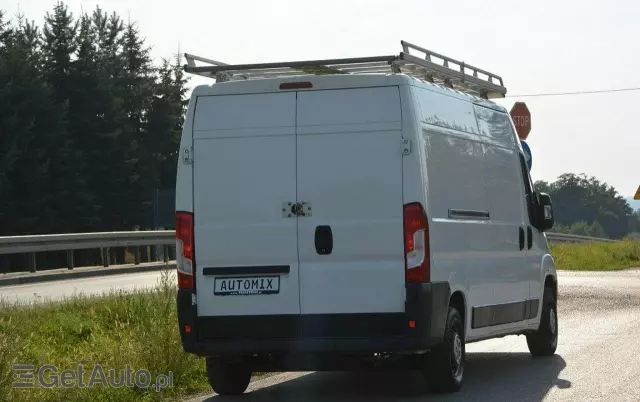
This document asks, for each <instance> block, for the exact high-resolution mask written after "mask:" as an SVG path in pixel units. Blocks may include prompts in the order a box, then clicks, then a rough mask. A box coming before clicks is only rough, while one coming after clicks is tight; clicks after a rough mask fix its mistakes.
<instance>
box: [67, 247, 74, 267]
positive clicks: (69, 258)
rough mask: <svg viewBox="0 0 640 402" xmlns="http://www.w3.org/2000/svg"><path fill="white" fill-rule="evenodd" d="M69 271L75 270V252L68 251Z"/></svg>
mask: <svg viewBox="0 0 640 402" xmlns="http://www.w3.org/2000/svg"><path fill="white" fill-rule="evenodd" d="M67 269H73V250H67Z"/></svg>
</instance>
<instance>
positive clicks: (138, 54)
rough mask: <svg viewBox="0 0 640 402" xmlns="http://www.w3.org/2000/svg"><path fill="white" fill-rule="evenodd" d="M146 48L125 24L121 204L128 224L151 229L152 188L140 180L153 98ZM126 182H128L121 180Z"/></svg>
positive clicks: (151, 72) (122, 87)
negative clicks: (124, 190)
mask: <svg viewBox="0 0 640 402" xmlns="http://www.w3.org/2000/svg"><path fill="white" fill-rule="evenodd" d="M149 52H150V50H149V48H147V47H146V46H145V44H144V39H143V38H141V36H140V33H139V31H138V29H137V27H136V25H135V24H133V23H131V22H130V23H128V24H127V25H126V27H125V30H124V35H123V41H122V63H123V67H124V71H123V76H122V79H121V81H120V85H119V86H120V90H121V91H122V92H121V96H122V99H123V107H122V110H123V112H124V116H123V121H122V124H121V127H122V128H123V135H122V137H121V143H120V145H121V147H122V148H123V149H125V153H124V156H125V157H126V159H125V161H124V163H123V165H122V168H123V169H122V173H121V174H120V177H121V179H122V180H123V182H122V183H121V185H122V186H123V187H126V188H128V189H129V191H128V197H126V198H124V199H123V200H122V201H123V202H121V204H120V206H121V207H122V211H121V214H122V216H123V217H124V218H125V219H126V222H127V224H128V225H131V226H134V225H137V226H141V227H150V225H151V218H152V209H151V200H152V191H151V189H152V187H150V185H149V183H148V182H147V181H146V180H144V179H142V177H143V175H144V171H145V169H146V166H145V161H146V160H147V159H148V157H147V149H146V148H145V147H144V146H142V142H143V138H144V136H145V128H146V118H147V114H148V112H149V107H150V102H151V97H152V95H153V85H154V77H153V65H152V63H151V57H150V55H149ZM125 179H128V181H127V182H125V181H124V180H125Z"/></svg>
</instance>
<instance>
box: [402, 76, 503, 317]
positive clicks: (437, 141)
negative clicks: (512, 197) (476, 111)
mask: <svg viewBox="0 0 640 402" xmlns="http://www.w3.org/2000/svg"><path fill="white" fill-rule="evenodd" d="M415 93H416V98H417V103H418V104H419V105H420V110H421V115H422V119H421V129H422V133H421V135H422V138H423V141H424V146H425V157H426V170H425V173H426V175H427V176H428V191H429V197H428V202H427V203H428V205H429V207H428V211H429V220H430V228H429V229H430V230H429V231H430V240H431V256H432V260H433V263H432V267H431V270H432V279H433V280H447V281H452V286H454V287H460V288H462V289H465V290H466V294H465V296H466V300H467V302H468V306H467V308H470V307H471V308H472V307H473V306H483V305H487V304H490V303H492V302H493V292H494V282H493V281H492V280H491V278H492V275H491V274H492V271H493V270H494V266H493V264H492V262H493V261H492V260H491V258H492V256H491V249H490V247H489V242H490V240H489V239H487V237H486V236H485V233H486V232H487V227H488V226H489V225H490V223H489V222H488V219H487V218H486V217H484V216H483V215H484V214H488V213H489V207H488V204H487V197H486V177H485V175H486V171H485V162H484V154H483V150H482V139H481V137H480V135H479V130H478V127H477V123H476V120H475V117H474V115H473V110H472V107H471V104H470V103H468V102H460V101H459V100H457V99H455V98H450V97H447V96H445V95H441V94H438V93H434V92H432V91H429V90H426V89H423V88H415ZM480 279H481V280H480ZM468 316H469V315H468Z"/></svg>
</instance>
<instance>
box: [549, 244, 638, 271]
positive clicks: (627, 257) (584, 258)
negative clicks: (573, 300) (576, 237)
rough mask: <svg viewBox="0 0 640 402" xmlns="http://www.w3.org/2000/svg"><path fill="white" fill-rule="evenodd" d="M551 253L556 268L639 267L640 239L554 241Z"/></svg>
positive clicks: (604, 269)
mask: <svg viewBox="0 0 640 402" xmlns="http://www.w3.org/2000/svg"><path fill="white" fill-rule="evenodd" d="M550 244H551V255H553V258H554V260H555V262H556V266H557V268H558V269H564V270H571V271H614V270H620V269H625V268H637V267H640V241H638V240H624V241H621V242H616V243H600V242H590V243H554V242H550Z"/></svg>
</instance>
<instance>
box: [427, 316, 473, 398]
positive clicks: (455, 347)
mask: <svg viewBox="0 0 640 402" xmlns="http://www.w3.org/2000/svg"><path fill="white" fill-rule="evenodd" d="M464 360H465V343H464V325H463V323H462V318H461V317H460V313H459V312H458V310H457V309H456V308H454V307H449V312H448V314H447V326H446V328H445V333H444V337H443V339H442V343H441V344H440V345H438V346H437V347H435V348H434V349H432V350H431V351H430V352H429V353H428V354H427V356H426V359H425V361H424V364H425V365H424V368H423V370H422V372H423V374H424V376H425V377H426V379H427V383H428V384H429V388H431V390H432V391H434V392H458V391H459V390H460V388H461V387H462V382H463V380H464Z"/></svg>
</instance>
